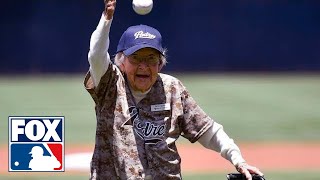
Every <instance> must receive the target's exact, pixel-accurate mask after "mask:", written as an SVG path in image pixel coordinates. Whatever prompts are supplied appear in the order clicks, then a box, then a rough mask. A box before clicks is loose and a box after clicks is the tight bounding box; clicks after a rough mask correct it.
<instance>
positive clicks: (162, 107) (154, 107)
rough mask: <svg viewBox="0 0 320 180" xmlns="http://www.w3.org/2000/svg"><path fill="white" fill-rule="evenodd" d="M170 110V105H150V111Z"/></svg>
mask: <svg viewBox="0 0 320 180" xmlns="http://www.w3.org/2000/svg"><path fill="white" fill-rule="evenodd" d="M167 110H170V103H165V104H154V105H151V111H153V112H156V111H167Z"/></svg>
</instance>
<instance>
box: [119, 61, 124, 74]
mask: <svg viewBox="0 0 320 180" xmlns="http://www.w3.org/2000/svg"><path fill="white" fill-rule="evenodd" d="M124 70H125V67H124V63H123V62H122V63H121V64H120V71H121V72H122V73H124Z"/></svg>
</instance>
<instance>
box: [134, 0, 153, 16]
mask: <svg viewBox="0 0 320 180" xmlns="http://www.w3.org/2000/svg"><path fill="white" fill-rule="evenodd" d="M152 7H153V1H152V0H132V8H133V10H134V11H135V12H136V13H137V14H140V15H146V14H148V13H150V12H151V10H152Z"/></svg>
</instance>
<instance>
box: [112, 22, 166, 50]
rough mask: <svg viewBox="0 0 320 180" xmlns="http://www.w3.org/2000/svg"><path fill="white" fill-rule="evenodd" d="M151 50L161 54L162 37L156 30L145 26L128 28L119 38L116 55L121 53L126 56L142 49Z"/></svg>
mask: <svg viewBox="0 0 320 180" xmlns="http://www.w3.org/2000/svg"><path fill="white" fill-rule="evenodd" d="M148 47H149V48H153V49H156V50H158V51H159V52H160V53H161V54H163V51H164V50H163V48H162V37H161V34H160V32H159V31H158V30H156V29H155V28H153V27H150V26H147V25H143V24H141V25H136V26H130V27H129V28H128V29H127V30H126V31H125V32H124V33H123V34H122V36H121V38H120V40H119V44H118V47H117V53H118V52H121V51H123V53H124V54H125V55H126V56H129V55H131V54H133V53H134V52H136V51H138V50H140V49H142V48H148Z"/></svg>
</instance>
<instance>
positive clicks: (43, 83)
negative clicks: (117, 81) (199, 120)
mask: <svg viewBox="0 0 320 180" xmlns="http://www.w3.org/2000/svg"><path fill="white" fill-rule="evenodd" d="M83 77H84V75H79V76H69V75H59V76H43V75H41V76H40V75H39V76H33V77H32V76H31V77H24V76H19V77H14V78H12V77H11V78H8V77H0V87H1V88H0V94H1V95H0V118H1V119H2V120H1V124H0V132H1V136H0V143H2V144H3V143H6V142H7V136H8V123H7V122H8V116H35V115H46V116H47V115H59V116H60V115H62V116H65V118H66V120H65V135H66V139H65V140H66V142H67V144H68V142H70V143H93V142H94V135H95V112H94V103H93V101H92V100H91V98H90V96H89V94H88V93H87V92H86V90H85V89H84V88H83V84H82V81H83V79H82V78H83ZM176 77H178V78H179V79H180V80H181V81H182V82H183V83H184V85H185V86H186V87H187V88H188V90H189V91H190V93H191V95H192V96H193V98H194V99H195V100H196V101H197V102H198V104H199V105H200V106H201V107H202V108H203V109H204V110H205V111H206V112H207V114H209V115H210V116H211V117H213V118H214V119H216V121H218V122H219V123H221V124H223V125H224V128H225V130H226V132H227V133H228V134H229V135H230V136H231V137H233V138H234V139H236V140H237V141H306V140H311V141H319V140H320V131H319V129H320V123H319V122H320V121H319V120H320V113H319V110H320V75H313V76H311V75H257V74H247V75H246V74H234V75H230V74H229V75H219V74H203V75H199V74H193V75H191V74H190V75H184V76H183V75H179V74H178V75H176Z"/></svg>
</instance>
